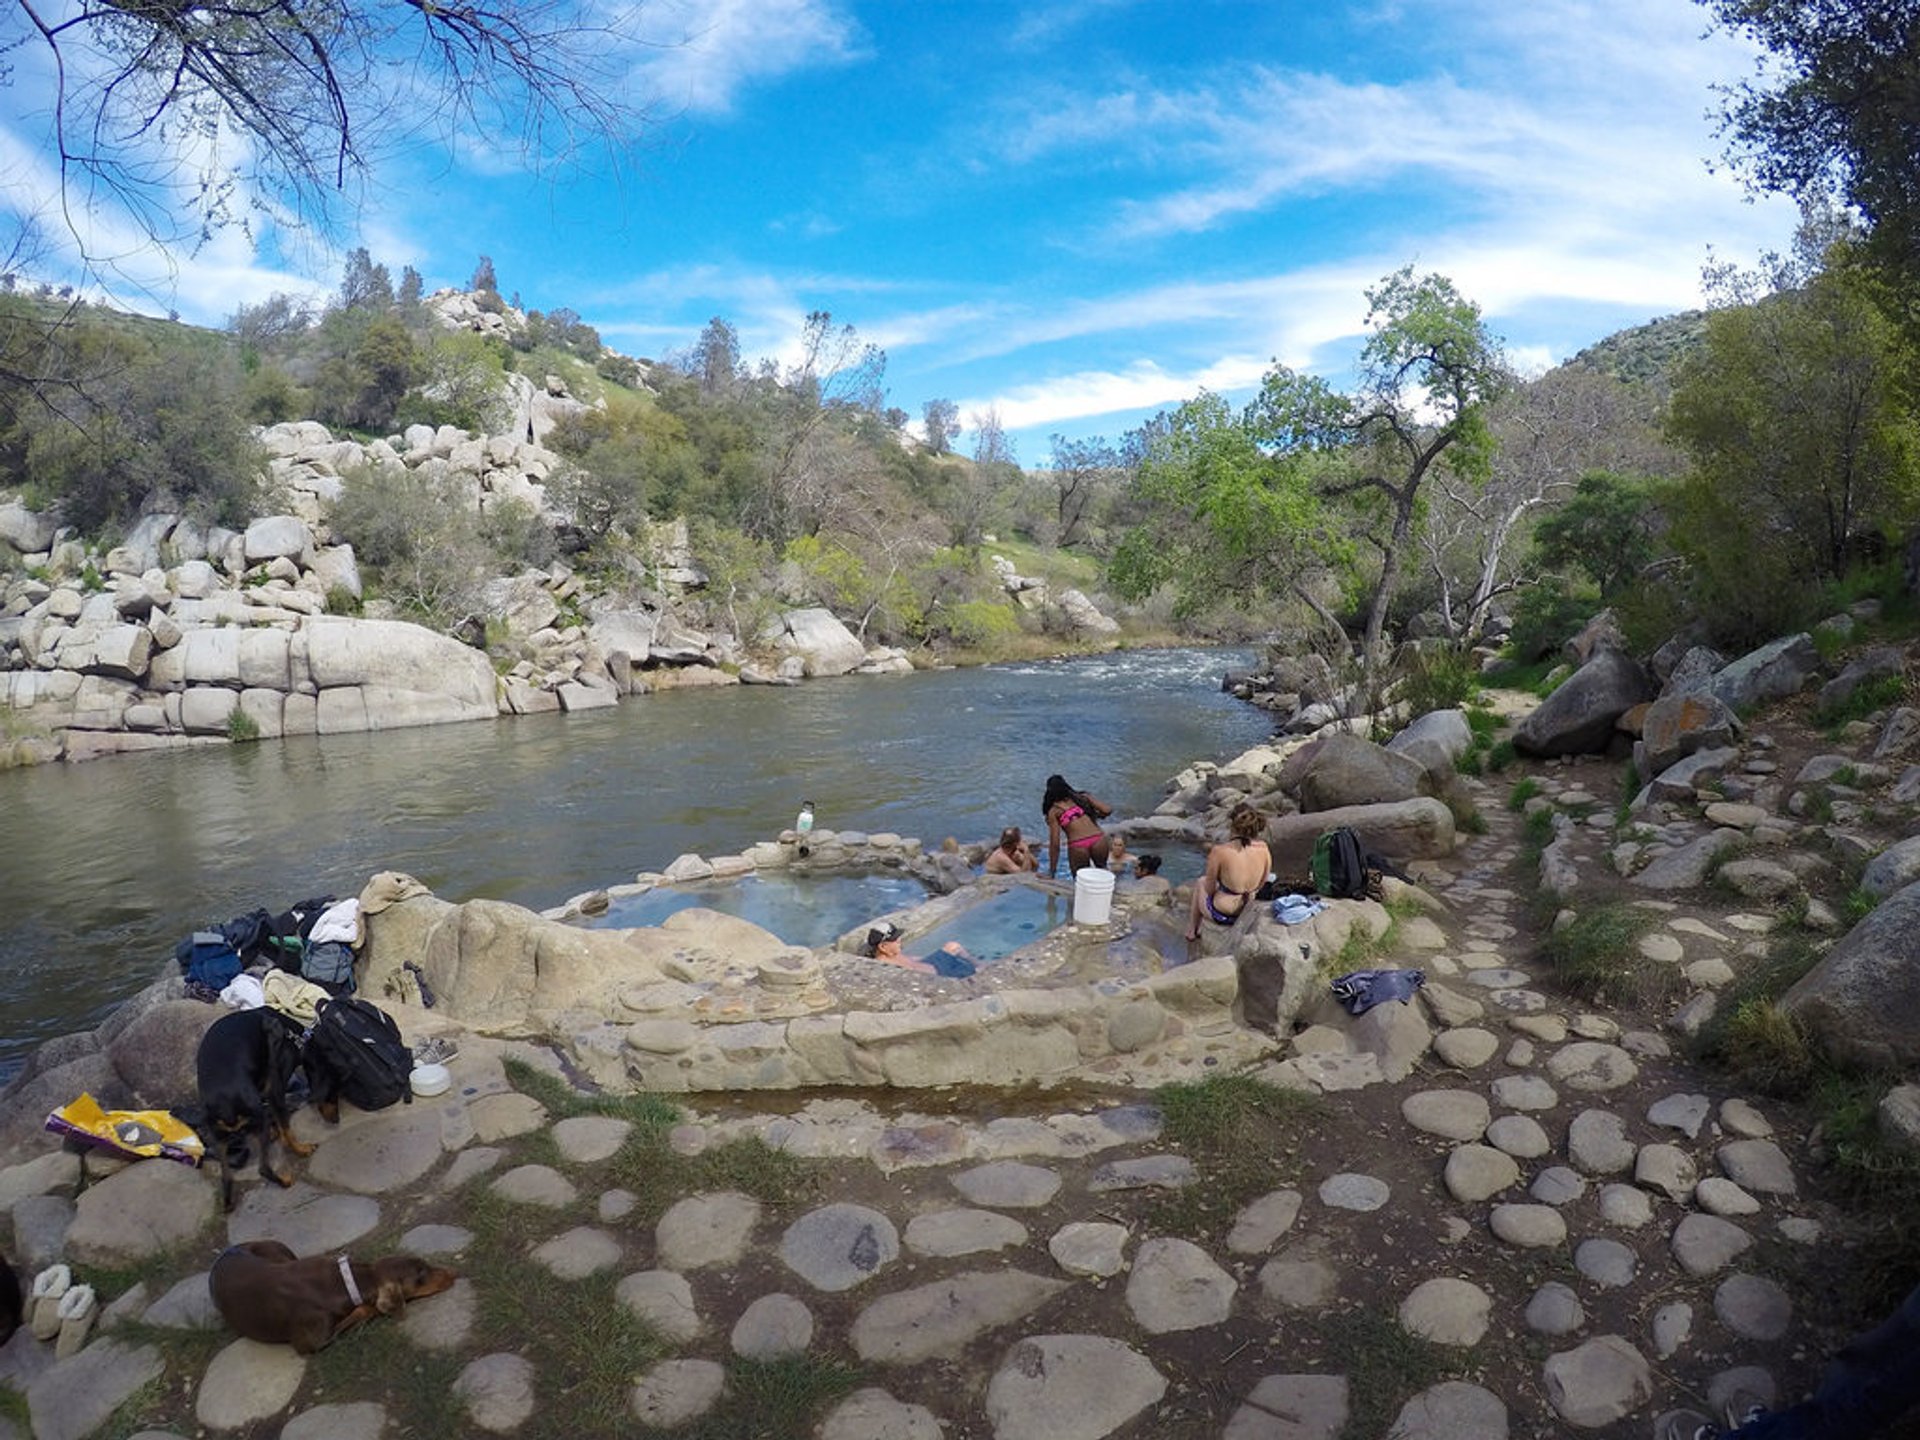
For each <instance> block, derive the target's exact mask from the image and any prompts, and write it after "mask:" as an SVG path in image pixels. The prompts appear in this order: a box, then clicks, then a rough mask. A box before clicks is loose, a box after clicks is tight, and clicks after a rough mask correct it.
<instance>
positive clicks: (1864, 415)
mask: <svg viewBox="0 0 1920 1440" xmlns="http://www.w3.org/2000/svg"><path fill="white" fill-rule="evenodd" d="M1915 381H1916V373H1915V366H1914V362H1913V356H1912V353H1911V351H1910V350H1909V349H1908V348H1907V346H1906V345H1905V343H1904V342H1903V341H1902V339H1901V336H1900V333H1899V331H1898V328H1897V327H1896V326H1895V324H1894V323H1893V322H1892V321H1891V320H1890V319H1888V318H1887V317H1886V316H1885V315H1884V314H1882V313H1881V311H1880V309H1879V307H1878V305H1877V304H1876V302H1875V299H1874V297H1873V296H1872V295H1871V294H1870V293H1868V290H1867V287H1866V286H1865V285H1864V284H1863V283H1862V282H1861V280H1860V278H1859V275H1858V273H1857V272H1856V271H1853V270H1850V269H1848V268H1847V267H1845V266H1844V265H1842V266H1840V267H1838V268H1832V269H1828V270H1826V271H1823V272H1821V273H1818V274H1815V275H1813V276H1812V277H1811V278H1809V279H1807V280H1806V281H1805V283H1803V284H1801V285H1800V287H1799V288H1797V289H1794V290H1790V291H1786V292H1783V293H1779V294H1774V295H1770V296H1767V297H1766V298H1765V299H1762V300H1760V301H1758V302H1757V303H1753V304H1747V305H1740V306H1735V307H1731V308H1727V309H1723V310H1719V311H1716V312H1715V313H1714V314H1713V315H1712V316H1711V317H1710V318H1709V321H1708V326H1707V344H1706V347H1705V349H1704V350H1703V351H1702V352H1701V353H1700V354H1699V355H1698V356H1696V357H1695V358H1694V359H1693V360H1692V361H1690V362H1689V363H1688V364H1687V365H1686V366H1685V367H1684V368H1683V370H1682V372H1681V376H1680V381H1679V385H1678V387H1677V388H1676V390H1675V392H1674V397H1673V405H1672V410H1671V415H1670V421H1669V423H1670V426H1671V429H1672V432H1673V434H1674V436H1675V438H1676V439H1677V440H1678V441H1679V443H1680V444H1681V445H1682V446H1683V447H1684V448H1685V449H1686V451H1687V452H1688V454H1689V456H1690V457H1691V458H1692V460H1693V462H1694V472H1693V474H1692V476H1691V477H1690V478H1689V479H1688V480H1687V482H1686V483H1685V484H1684V485H1683V486H1682V487H1681V488H1680V491H1679V493H1678V495H1677V497H1676V503H1675V509H1674V525H1673V536H1674V541H1675V545H1676V548H1677V549H1678V550H1679V552H1680V553H1681V555H1682V556H1683V557H1684V558H1685V559H1686V561H1687V564H1688V567H1689V575H1688V578H1689V593H1690V595H1691V597H1692V599H1693V601H1694V605H1695V608H1696V609H1697V611H1698V612H1699V614H1700V615H1701V617H1702V618H1703V619H1705V620H1706V621H1707V622H1708V624H1709V626H1710V627H1711V628H1712V630H1713V632H1714V634H1715V635H1716V636H1717V637H1719V638H1721V639H1723V640H1725V641H1729V642H1733V643H1738V644H1746V643H1749V642H1755V641H1758V640H1761V639H1765V638H1768V637H1771V636H1773V635H1776V634H1779V633H1782V632H1783V631H1785V630H1788V629H1791V628H1794V627H1795V626H1796V625H1798V624H1799V623H1801V622H1802V621H1804V620H1805V619H1807V618H1809V616H1808V611H1809V610H1810V608H1811V605H1812V603H1813V602H1814V600H1815V599H1816V597H1817V596H1818V594H1819V590H1818V588H1817V586H1816V585H1814V584H1812V583H1810V582H1811V581H1817V580H1820V579H1835V578H1838V577H1839V576H1840V575H1842V574H1844V573H1845V571H1846V569H1847V564H1848V560H1849V557H1850V555H1851V554H1852V553H1853V551H1854V548H1855V547H1856V545H1858V544H1859V543H1860V541H1861V540H1862V538H1863V537H1866V536H1869V535H1873V534H1875V533H1876V532H1879V531H1881V530H1882V529H1883V528H1885V527H1896V526H1898V525H1899V524H1900V523H1901V522H1902V519H1903V517H1904V516H1906V515H1907V514H1909V513H1910V512H1911V507H1912V505H1913V503H1914V499H1915V495H1916V491H1920V420H1917V419H1916V416H1915V412H1914V410H1913V408H1912V401H1911V397H1912V396H1913V395H1914V393H1915Z"/></svg>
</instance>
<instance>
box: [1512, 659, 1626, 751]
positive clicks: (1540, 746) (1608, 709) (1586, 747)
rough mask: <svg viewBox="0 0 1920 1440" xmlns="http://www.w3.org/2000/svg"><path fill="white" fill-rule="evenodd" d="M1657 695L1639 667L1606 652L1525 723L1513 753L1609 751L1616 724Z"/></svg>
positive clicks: (1592, 660) (1519, 732)
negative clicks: (1640, 704)
mask: <svg viewBox="0 0 1920 1440" xmlns="http://www.w3.org/2000/svg"><path fill="white" fill-rule="evenodd" d="M1652 696H1653V681H1652V679H1651V678H1650V677H1649V676H1648V675H1647V672H1646V671H1645V670H1644V669H1642V668H1641V666H1640V664H1639V662H1637V661H1636V660H1634V659H1633V658H1632V657H1631V656H1628V655H1623V654H1621V653H1620V652H1619V651H1618V650H1602V651H1601V652H1600V653H1599V654H1598V655H1596V656H1594V657H1593V659H1591V660H1589V661H1588V662H1587V663H1586V664H1585V665H1582V666H1581V667H1580V668H1579V669H1578V670H1576V671H1575V672H1574V673H1573V676H1572V678H1570V679H1569V680H1568V681H1567V682H1566V683H1565V684H1563V685H1562V686H1561V687H1560V688H1559V689H1558V690H1555V691H1554V692H1553V694H1551V695H1549V696H1548V697H1547V698H1546V699H1545V700H1543V701H1541V702H1540V704H1539V705H1538V706H1536V707H1535V709H1534V711H1533V713H1532V714H1530V715H1528V716H1527V718H1526V719H1524V720H1522V721H1521V722H1520V725H1519V728H1518V729H1516V730H1515V731H1514V733H1513V745H1514V748H1515V749H1516V750H1518V751H1520V752H1521V753H1522V754H1525V755H1539V756H1553V755H1585V754H1590V753H1593V752H1596V751H1604V750H1605V749H1606V748H1607V746H1608V745H1609V743H1611V741H1612V739H1613V735H1614V722H1615V721H1617V720H1618V719H1619V718H1620V717H1621V716H1622V715H1624V714H1626V713H1627V711H1629V710H1631V709H1632V708H1633V707H1634V706H1635V705H1638V704H1639V703H1640V702H1641V701H1642V700H1648V699H1651V698H1652Z"/></svg>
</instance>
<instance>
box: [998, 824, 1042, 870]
mask: <svg viewBox="0 0 1920 1440" xmlns="http://www.w3.org/2000/svg"><path fill="white" fill-rule="evenodd" d="M984 868H985V870H986V872H987V874H989V875H1019V874H1021V873H1023V872H1025V871H1028V870H1037V869H1039V868H1040V862H1039V861H1038V860H1035V859H1034V858H1033V847H1032V846H1030V845H1028V844H1027V842H1026V838H1025V837H1024V836H1022V835H1021V833H1020V827H1019V826H1018V825H1009V826H1008V827H1007V828H1006V829H1004V830H1002V831H1001V832H1000V843H999V844H998V845H996V846H994V847H993V849H991V850H989V851H988V852H987V862H986V865H985V867H984Z"/></svg>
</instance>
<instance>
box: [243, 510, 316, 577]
mask: <svg viewBox="0 0 1920 1440" xmlns="http://www.w3.org/2000/svg"><path fill="white" fill-rule="evenodd" d="M242 543H243V544H244V545H245V546H246V555H247V563H248V564H249V565H258V564H259V563H260V562H262V561H263V560H279V559H283V558H284V559H287V560H299V559H300V558H301V557H303V556H305V555H307V554H309V553H310V552H311V551H312V549H313V532H312V531H311V530H309V529H307V522H306V521H304V520H302V519H301V518H300V517H299V516H298V515H264V516H262V517H261V518H260V519H258V520H255V521H254V522H253V523H252V524H251V525H249V526H247V530H246V534H245V535H244V536H243V537H242Z"/></svg>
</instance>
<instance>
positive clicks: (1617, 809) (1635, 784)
mask: <svg viewBox="0 0 1920 1440" xmlns="http://www.w3.org/2000/svg"><path fill="white" fill-rule="evenodd" d="M1639 793H1640V767H1639V766H1638V765H1636V764H1634V763H1633V761H1631V760H1629V761H1627V766H1626V769H1624V770H1622V771H1621V772H1620V799H1619V800H1618V801H1617V802H1616V803H1615V805H1614V807H1613V825H1614V828H1615V829H1616V830H1619V829H1623V828H1625V827H1626V826H1627V825H1628V824H1629V823H1630V822H1631V821H1632V819H1633V797H1634V796H1636V795H1638V794H1639Z"/></svg>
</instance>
